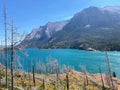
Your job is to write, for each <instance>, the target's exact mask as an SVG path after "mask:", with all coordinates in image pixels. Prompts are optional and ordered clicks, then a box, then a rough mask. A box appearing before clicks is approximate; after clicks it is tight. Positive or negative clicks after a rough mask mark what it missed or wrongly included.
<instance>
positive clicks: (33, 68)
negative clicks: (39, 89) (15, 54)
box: [32, 65, 35, 86]
mask: <svg viewBox="0 0 120 90" xmlns="http://www.w3.org/2000/svg"><path fill="white" fill-rule="evenodd" d="M32 71H33V83H34V86H35V70H34V65H33V66H32Z"/></svg>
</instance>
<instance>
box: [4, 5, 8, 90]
mask: <svg viewBox="0 0 120 90" xmlns="http://www.w3.org/2000/svg"><path fill="white" fill-rule="evenodd" d="M4 30H5V72H6V88H8V69H7V68H8V54H7V51H8V50H7V15H6V5H4Z"/></svg>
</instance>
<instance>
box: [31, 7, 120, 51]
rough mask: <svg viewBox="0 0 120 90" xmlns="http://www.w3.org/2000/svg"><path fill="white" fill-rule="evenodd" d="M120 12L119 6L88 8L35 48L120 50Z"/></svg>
mask: <svg viewBox="0 0 120 90" xmlns="http://www.w3.org/2000/svg"><path fill="white" fill-rule="evenodd" d="M119 10H120V7H118V6H117V7H103V8H98V7H93V6H92V7H88V8H86V9H84V10H83V11H81V12H78V13H77V14H75V15H74V16H73V17H72V18H71V19H70V20H69V21H68V22H67V23H66V24H64V25H63V27H62V28H61V30H58V31H56V32H55V33H54V34H52V35H51V36H50V37H49V38H47V40H46V41H45V42H42V43H43V45H38V43H35V47H38V48H77V49H85V50H87V49H88V48H94V49H97V50H120V45H119V43H120V39H119V35H120V30H119V29H120V28H119V26H120V13H119V12H118V11H119ZM53 26H54V25H53ZM43 38H44V37H43ZM34 40H35V39H34ZM34 40H33V43H34ZM38 42H41V40H40V39H39V41H38ZM37 45H38V46H37Z"/></svg>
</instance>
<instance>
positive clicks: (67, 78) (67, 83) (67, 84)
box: [66, 73, 69, 90]
mask: <svg viewBox="0 0 120 90" xmlns="http://www.w3.org/2000/svg"><path fill="white" fill-rule="evenodd" d="M66 86H67V90H69V77H68V73H67V74H66Z"/></svg>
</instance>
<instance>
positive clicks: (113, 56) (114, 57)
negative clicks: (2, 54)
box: [17, 48, 120, 77]
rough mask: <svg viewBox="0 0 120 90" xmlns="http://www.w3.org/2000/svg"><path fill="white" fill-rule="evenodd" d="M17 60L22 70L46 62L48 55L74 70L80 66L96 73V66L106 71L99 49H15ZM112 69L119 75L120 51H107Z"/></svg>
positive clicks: (103, 53)
mask: <svg viewBox="0 0 120 90" xmlns="http://www.w3.org/2000/svg"><path fill="white" fill-rule="evenodd" d="M17 54H18V55H19V61H20V63H21V65H22V66H23V69H24V70H28V68H29V67H31V64H34V65H36V63H38V62H40V61H41V62H46V60H47V58H48V57H52V58H53V59H57V60H58V62H59V63H60V64H65V65H71V66H72V67H73V68H74V69H75V70H77V71H81V68H80V66H84V67H86V70H87V71H88V72H92V73H98V72H99V69H98V66H100V67H101V70H102V72H104V73H106V72H107V66H106V61H105V60H106V54H105V52H101V51H85V50H76V49H42V50H39V49H36V48H31V49H26V50H25V51H17ZM108 56H109V60H110V65H111V68H112V71H115V72H116V74H117V76H118V77H120V72H119V67H120V52H117V51H109V52H108Z"/></svg>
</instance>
